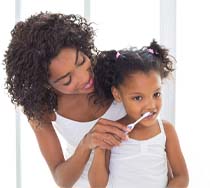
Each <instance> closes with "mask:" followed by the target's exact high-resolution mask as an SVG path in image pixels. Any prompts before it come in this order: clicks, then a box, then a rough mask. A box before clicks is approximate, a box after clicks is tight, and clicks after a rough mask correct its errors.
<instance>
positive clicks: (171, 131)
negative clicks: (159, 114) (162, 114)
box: [162, 120, 176, 136]
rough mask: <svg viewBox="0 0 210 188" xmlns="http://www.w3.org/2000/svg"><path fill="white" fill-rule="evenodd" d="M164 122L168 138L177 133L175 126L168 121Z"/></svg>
mask: <svg viewBox="0 0 210 188" xmlns="http://www.w3.org/2000/svg"><path fill="white" fill-rule="evenodd" d="M162 122H163V127H164V130H165V133H166V135H167V136H169V135H171V134H175V133H176V131H175V128H174V125H173V124H172V123H171V122H169V121H167V120H162Z"/></svg>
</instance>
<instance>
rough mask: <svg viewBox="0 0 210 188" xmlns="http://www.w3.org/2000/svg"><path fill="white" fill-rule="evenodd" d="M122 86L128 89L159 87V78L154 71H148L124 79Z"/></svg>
mask: <svg viewBox="0 0 210 188" xmlns="http://www.w3.org/2000/svg"><path fill="white" fill-rule="evenodd" d="M122 86H125V87H126V88H128V89H129V88H133V87H140V88H144V87H156V86H161V77H160V74H159V73H158V72H156V71H150V72H148V73H143V72H136V73H132V74H130V75H129V76H127V77H126V78H124V81H123V83H122Z"/></svg>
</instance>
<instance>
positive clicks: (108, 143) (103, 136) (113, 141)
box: [83, 118, 129, 149]
mask: <svg viewBox="0 0 210 188" xmlns="http://www.w3.org/2000/svg"><path fill="white" fill-rule="evenodd" d="M127 131H129V129H128V128H127V127H126V126H125V125H123V124H121V123H119V122H116V121H111V120H107V119H102V118H101V119H100V120H99V121H98V122H97V123H96V125H95V126H94V127H93V128H92V129H91V130H90V132H89V133H87V135H86V136H85V138H84V140H83V141H84V142H85V143H86V144H87V145H88V147H89V149H94V148H96V147H100V148H102V149H111V148H112V147H114V146H118V145H119V144H120V143H121V141H122V140H127V139H128V136H127V134H125V132H127Z"/></svg>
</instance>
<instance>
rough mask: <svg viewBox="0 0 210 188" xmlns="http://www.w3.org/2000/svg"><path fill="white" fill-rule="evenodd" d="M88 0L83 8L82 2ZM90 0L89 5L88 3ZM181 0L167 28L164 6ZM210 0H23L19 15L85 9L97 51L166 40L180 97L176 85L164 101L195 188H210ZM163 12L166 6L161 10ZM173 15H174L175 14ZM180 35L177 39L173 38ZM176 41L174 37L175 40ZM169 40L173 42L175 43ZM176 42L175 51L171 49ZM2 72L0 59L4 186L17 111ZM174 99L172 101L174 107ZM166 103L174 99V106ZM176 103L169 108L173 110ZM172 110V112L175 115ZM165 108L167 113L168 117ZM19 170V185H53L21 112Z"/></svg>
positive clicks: (5, 10) (6, 35) (3, 37)
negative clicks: (92, 29)
mask: <svg viewBox="0 0 210 188" xmlns="http://www.w3.org/2000/svg"><path fill="white" fill-rule="evenodd" d="M84 2H86V3H85V4H86V7H84ZM89 2H90V7H87V6H88V4H89ZM175 2H177V7H175V6H174V9H175V10H176V14H177V15H176V26H177V28H174V32H173V28H171V27H170V28H168V29H166V30H163V25H162V24H164V23H170V21H172V20H173V19H174V18H173V14H171V12H169V13H168V14H167V12H163V11H167V9H162V8H163V7H164V6H166V4H165V3H167V4H168V5H169V6H170V5H174V4H175ZM0 4H1V6H0V23H1V30H0V58H1V61H2V59H3V52H4V50H5V49H6V47H7V45H8V42H9V39H10V31H11V29H12V28H13V26H14V23H15V1H14V0H7V1H4V2H1V3H0ZM209 8H210V6H209V4H208V0H191V1H190V0H185V1H181V0H177V1H175V0H167V1H166V0H160V1H159V0H147V1H145V0H132V1H129V0H124V1H120V0H115V1H113V0H106V1H105V0H104V1H102V0H101V1H97V0H59V1H58V0H45V1H41V0H37V1H32V0H22V1H21V3H20V19H21V20H24V19H25V18H27V17H28V16H30V15H31V14H34V13H36V12H39V11H52V12H61V13H65V14H69V13H78V14H81V15H84V14H85V15H88V16H89V19H90V20H91V21H93V22H95V23H96V24H95V25H94V28H96V33H97V36H96V45H97V47H98V48H99V49H110V48H115V49H119V48H124V47H129V46H131V45H135V46H138V47H141V46H143V45H148V43H149V42H150V41H151V40H152V39H153V38H156V39H157V40H158V41H161V42H163V44H165V45H167V46H168V45H169V47H170V49H171V51H172V52H173V53H174V55H175V52H176V58H177V61H178V63H177V71H176V100H175V101H174V99H175V98H174V91H173V90H170V92H171V93H170V92H169V93H166V96H165V100H166V101H167V100H168V99H169V101H168V102H166V107H165V109H164V113H163V116H164V117H167V118H168V117H169V120H171V121H173V118H174V117H175V122H176V123H175V126H176V129H177V132H178V135H179V138H180V142H181V145H182V149H183V152H184V154H185V157H186V162H187V165H188V168H189V172H190V186H189V187H190V188H198V187H203V188H206V187H210V179H209V169H210V151H209V149H208V148H209V147H208V143H210V136H209V135H208V134H209V132H210V128H209V118H208V117H209V114H208V113H209V109H208V108H209V106H210V100H209V98H210V88H209V84H208V80H209V78H208V75H209V69H210V63H209V57H208V51H209V49H208V48H209V43H210V38H209V33H210V27H209V21H208V18H209V17H210V12H209ZM160 11H161V12H160ZM173 21H174V20H173ZM172 36H175V37H172ZM174 40H175V41H174ZM170 44H176V45H172V46H170ZM174 46H176V49H174V48H173V47H174ZM4 79H5V71H4V70H3V68H2V63H0V102H1V104H2V107H1V108H0V114H1V115H2V116H1V131H0V148H1V155H0V161H1V171H0V177H1V182H0V183H1V185H0V186H1V187H11V188H13V187H14V188H15V187H16V180H15V179H16V137H15V135H16V133H15V132H16V129H15V126H16V125H15V121H16V119H15V110H14V106H13V105H12V104H11V103H10V101H9V98H8V97H7V95H6V94H5V93H6V92H5V90H4V89H3V88H4V85H3V84H4ZM174 102H175V106H173V105H174ZM169 104H172V106H171V105H169ZM171 108H172V109H171ZM171 111H172V112H173V111H175V116H174V114H173V115H172V116H171ZM167 112H170V113H169V114H170V116H168V114H167ZM20 127H21V129H20V130H21V131H20V135H19V136H20V138H21V139H19V138H17V140H18V139H19V141H20V143H21V145H20V146H21V156H20V159H19V160H20V163H19V165H20V167H21V171H19V170H18V171H19V172H20V174H18V176H17V177H18V178H19V179H18V181H17V183H18V186H17V187H16V188H28V187H30V188H35V187H52V188H53V187H54V188H55V187H56V185H55V183H54V181H53V180H52V177H51V175H50V172H49V170H48V167H47V165H46V163H45V161H44V159H43V158H42V156H41V154H40V152H39V149H38V145H37V143H36V139H35V136H34V134H33V132H32V130H31V128H30V127H29V125H28V123H27V121H26V118H25V117H24V116H23V115H21V118H20Z"/></svg>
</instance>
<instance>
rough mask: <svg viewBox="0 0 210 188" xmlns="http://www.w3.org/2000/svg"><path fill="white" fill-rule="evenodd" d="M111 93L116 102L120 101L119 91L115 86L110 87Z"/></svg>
mask: <svg viewBox="0 0 210 188" xmlns="http://www.w3.org/2000/svg"><path fill="white" fill-rule="evenodd" d="M112 95H113V97H114V99H115V101H117V102H121V96H120V92H119V90H118V89H117V88H116V87H114V86H113V87H112Z"/></svg>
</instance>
